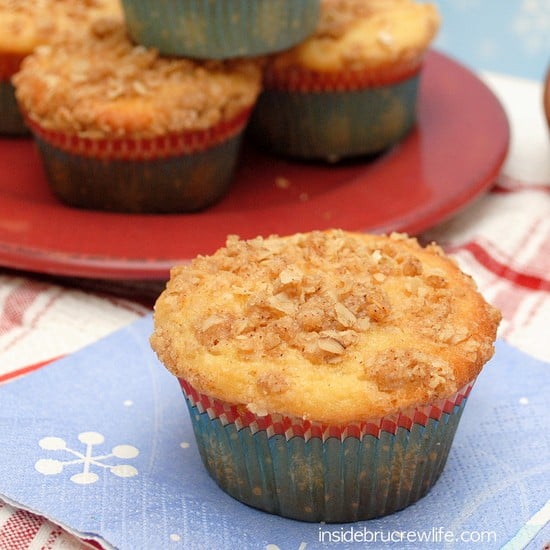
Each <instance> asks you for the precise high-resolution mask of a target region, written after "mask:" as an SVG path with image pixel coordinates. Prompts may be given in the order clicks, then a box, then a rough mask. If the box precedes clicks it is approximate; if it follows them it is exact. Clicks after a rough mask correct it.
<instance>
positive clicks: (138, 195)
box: [35, 134, 242, 214]
mask: <svg viewBox="0 0 550 550" xmlns="http://www.w3.org/2000/svg"><path fill="white" fill-rule="evenodd" d="M241 140H242V134H239V135H236V136H234V137H232V138H230V139H228V140H226V141H224V142H223V143H221V144H218V145H216V146H214V147H211V148H208V149H205V150H203V151H197V152H194V153H191V154H183V155H178V156H172V157H167V158H160V159H154V158H152V159H144V160H136V159H131V160H121V159H109V158H104V159H101V158H93V157H86V156H84V155H80V154H78V153H72V152H67V151H64V150H62V149H59V148H57V147H55V146H53V145H51V144H50V143H48V142H46V141H44V140H43V139H41V138H40V137H37V136H35V142H36V144H37V148H38V152H39V154H40V157H41V159H42V164H43V166H44V170H45V174H46V178H47V181H48V183H49V185H50V188H51V190H52V191H53V193H54V195H55V196H56V197H57V198H58V199H59V200H60V201H61V202H63V203H65V204H67V205H68V206H74V207H77V208H84V209H91V210H105V211H112V212H127V213H158V214H166V213H184V212H194V211H197V210H200V209H203V208H206V207H207V206H210V205H211V204H213V203H214V202H216V201H217V200H219V199H221V197H222V196H223V195H224V194H225V192H226V191H227V189H228V188H229V186H230V183H231V180H232V178H233V174H234V171H235V167H236V163H237V157H238V152H239V148H240V143H241Z"/></svg>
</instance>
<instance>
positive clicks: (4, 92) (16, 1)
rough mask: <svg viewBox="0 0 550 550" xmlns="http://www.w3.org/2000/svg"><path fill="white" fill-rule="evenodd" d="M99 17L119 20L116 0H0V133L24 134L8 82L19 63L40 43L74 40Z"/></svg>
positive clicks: (120, 15)
mask: <svg viewBox="0 0 550 550" xmlns="http://www.w3.org/2000/svg"><path fill="white" fill-rule="evenodd" d="M102 17H115V18H119V19H122V17H123V14H122V7H121V5H120V3H119V0H34V1H33V2H29V1H28V0H0V98H1V100H0V107H1V108H0V110H1V112H2V117H1V118H0V133H11V134H21V133H24V132H26V131H27V130H26V128H25V126H24V123H23V120H22V118H21V115H20V113H19V111H18V109H17V102H16V101H15V97H14V91H13V87H12V85H11V83H10V79H11V77H12V76H13V75H14V74H15V73H16V72H17V70H18V69H19V67H20V65H21V62H22V60H23V59H24V58H25V57H26V56H27V55H29V54H30V53H32V51H33V50H34V49H35V48H36V47H37V46H40V45H41V44H47V43H50V42H52V41H54V40H57V39H60V38H61V39H62V38H63V37H66V36H71V35H72V36H75V37H77V38H78V37H79V35H80V34H81V33H82V32H84V31H85V29H86V27H87V26H88V25H89V24H90V23H91V22H93V21H95V20H96V19H98V18H102ZM8 107H9V108H8Z"/></svg>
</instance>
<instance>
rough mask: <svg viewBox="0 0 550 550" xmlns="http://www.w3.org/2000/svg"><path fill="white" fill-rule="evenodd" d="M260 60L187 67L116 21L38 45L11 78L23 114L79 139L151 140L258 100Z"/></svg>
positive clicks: (233, 113)
mask: <svg viewBox="0 0 550 550" xmlns="http://www.w3.org/2000/svg"><path fill="white" fill-rule="evenodd" d="M259 63H260V62H259V60H242V61H241V60H232V61H225V62H224V61H204V62H199V61H192V60H188V59H184V58H175V57H174V58H172V57H163V56H160V55H159V53H158V52H157V51H156V50H155V49H152V48H144V47H143V46H139V45H134V44H133V43H132V42H131V41H130V40H129V39H128V38H127V36H126V30H125V27H124V25H123V24H122V23H121V22H120V21H118V20H115V19H99V20H97V21H95V22H94V23H93V24H92V25H91V27H90V29H89V33H88V35H87V36H86V37H81V38H80V39H79V40H63V41H60V42H56V43H55V44H48V45H43V46H40V47H39V48H37V49H36V50H35V52H34V53H33V54H32V55H30V56H29V57H27V58H26V59H25V61H24V62H23V65H22V69H21V70H20V71H19V73H17V74H16V75H15V76H14V78H13V83H14V85H15V87H16V96H17V98H18V100H19V102H20V104H21V105H22V107H23V110H24V111H26V112H27V113H29V114H30V116H31V118H33V119H34V120H35V121H36V122H38V123H39V124H41V125H42V126H43V127H45V128H51V129H54V130H61V131H68V132H75V133H77V134H78V135H81V136H87V137H103V136H132V137H153V136H158V135H164V134H166V133H173V132H181V131H186V130H200V129H205V128H210V127H212V126H214V125H216V124H218V123H220V122H222V121H225V120H230V119H232V118H233V117H235V116H237V115H238V114H240V113H241V112H243V110H245V109H248V108H250V107H251V106H252V104H253V103H254V102H255V100H256V97H257V95H258V93H259V91H260V79H261V71H260V66H259Z"/></svg>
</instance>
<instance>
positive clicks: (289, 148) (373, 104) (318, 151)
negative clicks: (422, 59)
mask: <svg viewBox="0 0 550 550" xmlns="http://www.w3.org/2000/svg"><path fill="white" fill-rule="evenodd" d="M327 78H328V77H327ZM419 82H420V73H413V75H412V76H410V77H409V78H405V79H403V80H400V81H399V82H396V83H391V84H385V85H377V86H372V87H356V86H355V84H356V83H354V85H352V83H351V82H350V81H348V82H344V83H343V84H342V89H336V90H334V89H331V88H330V87H329V86H328V83H327V82H322V81H321V80H316V82H315V85H316V86H317V88H315V87H313V89H312V88H310V87H309V84H311V83H309V84H308V85H306V83H303V82H302V83H299V82H294V83H292V89H283V88H282V87H275V88H272V89H271V88H264V91H263V92H262V94H261V96H260V98H259V101H258V104H257V106H256V108H255V109H254V112H253V114H252V118H251V121H250V128H249V133H250V136H251V139H252V140H253V141H254V142H255V143H257V144H258V145H260V146H262V147H263V148H264V149H266V150H267V151H270V152H272V153H274V154H277V155H281V156H287V157H293V158H299V159H305V160H309V159H319V160H326V161H331V162H334V161H339V160H341V159H345V158H350V157H368V156H371V155H375V154H378V153H381V152H383V151H385V150H387V149H388V148H390V147H391V146H393V145H395V144H397V143H399V142H400V141H401V140H402V139H403V138H404V137H405V136H407V134H409V132H411V131H412V129H413V128H414V126H415V123H416V104H417V97H418V89H419Z"/></svg>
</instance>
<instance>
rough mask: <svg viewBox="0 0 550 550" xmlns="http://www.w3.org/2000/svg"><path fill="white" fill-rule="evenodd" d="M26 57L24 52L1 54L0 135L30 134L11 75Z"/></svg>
mask: <svg viewBox="0 0 550 550" xmlns="http://www.w3.org/2000/svg"><path fill="white" fill-rule="evenodd" d="M24 57H25V55H23V54H8V53H3V54H0V135H12V136H21V135H28V134H29V130H28V128H27V126H26V125H25V121H24V119H23V115H22V114H21V111H20V110H19V105H18V104H17V100H16V99H15V88H14V87H13V85H12V83H11V77H12V76H13V75H14V74H15V73H16V72H17V71H18V70H19V67H20V65H21V62H22V61H23V59H24Z"/></svg>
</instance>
